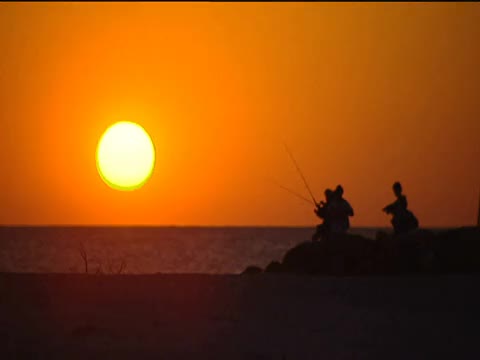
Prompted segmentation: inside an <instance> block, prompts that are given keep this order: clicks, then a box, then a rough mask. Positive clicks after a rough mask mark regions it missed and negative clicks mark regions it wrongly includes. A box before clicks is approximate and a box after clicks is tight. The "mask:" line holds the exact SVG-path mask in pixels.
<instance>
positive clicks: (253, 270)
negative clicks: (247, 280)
mask: <svg viewBox="0 0 480 360" xmlns="http://www.w3.org/2000/svg"><path fill="white" fill-rule="evenodd" d="M262 272H263V270H262V269H261V268H260V267H258V266H249V267H247V268H246V269H245V270H243V272H242V275H252V274H260V273H262Z"/></svg>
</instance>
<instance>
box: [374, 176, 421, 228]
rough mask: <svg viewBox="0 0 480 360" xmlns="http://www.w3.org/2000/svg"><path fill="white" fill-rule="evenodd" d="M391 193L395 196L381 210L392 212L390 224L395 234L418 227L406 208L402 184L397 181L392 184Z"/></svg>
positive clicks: (415, 219) (413, 216)
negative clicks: (395, 198)
mask: <svg viewBox="0 0 480 360" xmlns="http://www.w3.org/2000/svg"><path fill="white" fill-rule="evenodd" d="M393 193H394V194H395V196H396V197H397V200H395V201H394V202H393V203H391V204H390V205H387V206H385V207H384V208H383V209H382V210H383V211H384V212H386V213H387V214H392V215H393V217H392V221H391V223H392V225H393V231H394V233H395V235H399V234H404V233H407V232H409V231H411V230H414V229H417V228H418V220H417V218H416V217H415V215H413V213H412V212H411V211H410V210H408V209H407V207H408V203H407V197H406V196H405V195H403V194H402V185H401V184H400V183H399V182H398V181H397V182H396V183H394V184H393Z"/></svg>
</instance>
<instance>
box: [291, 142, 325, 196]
mask: <svg viewBox="0 0 480 360" xmlns="http://www.w3.org/2000/svg"><path fill="white" fill-rule="evenodd" d="M283 145H284V146H285V150H287V153H288V155H289V156H290V159H292V161H293V164H294V165H295V168H296V169H297V172H298V174H299V175H300V177H301V178H302V180H303V183H304V184H305V187H306V188H307V190H308V192H309V194H310V196H311V197H312V200H313V203H314V204H315V206H318V202H317V200H315V196H313V193H312V190H311V189H310V186H308V183H307V180H306V179H305V176H303V173H302V170H300V167H299V166H298V163H297V161H296V160H295V158H294V157H293V154H292V152H291V151H290V149H289V148H288V146H287V144H286V143H283Z"/></svg>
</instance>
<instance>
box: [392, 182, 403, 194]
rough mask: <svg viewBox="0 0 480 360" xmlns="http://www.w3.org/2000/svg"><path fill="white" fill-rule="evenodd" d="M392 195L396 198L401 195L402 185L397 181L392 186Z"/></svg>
mask: <svg viewBox="0 0 480 360" xmlns="http://www.w3.org/2000/svg"><path fill="white" fill-rule="evenodd" d="M393 193H394V194H395V196H397V197H398V196H400V195H402V184H400V183H399V182H398V181H397V182H395V183H394V184H393Z"/></svg>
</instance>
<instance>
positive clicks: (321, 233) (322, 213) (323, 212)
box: [312, 189, 334, 241]
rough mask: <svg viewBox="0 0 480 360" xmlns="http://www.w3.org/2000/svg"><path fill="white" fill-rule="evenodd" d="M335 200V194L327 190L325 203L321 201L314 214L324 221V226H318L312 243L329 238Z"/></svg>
mask: <svg viewBox="0 0 480 360" xmlns="http://www.w3.org/2000/svg"><path fill="white" fill-rule="evenodd" d="M333 198H334V193H333V191H332V190H330V189H326V190H325V201H320V204H317V207H316V208H315V210H313V211H314V213H315V214H316V215H317V216H318V217H319V218H320V219H322V220H323V223H322V224H319V225H317V228H316V231H315V233H314V234H313V236H312V241H317V240H319V239H326V238H328V237H329V235H330V232H331V223H332V212H331V206H332V201H333Z"/></svg>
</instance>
